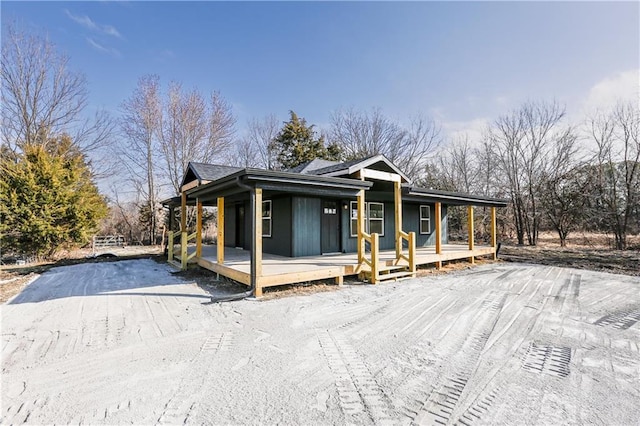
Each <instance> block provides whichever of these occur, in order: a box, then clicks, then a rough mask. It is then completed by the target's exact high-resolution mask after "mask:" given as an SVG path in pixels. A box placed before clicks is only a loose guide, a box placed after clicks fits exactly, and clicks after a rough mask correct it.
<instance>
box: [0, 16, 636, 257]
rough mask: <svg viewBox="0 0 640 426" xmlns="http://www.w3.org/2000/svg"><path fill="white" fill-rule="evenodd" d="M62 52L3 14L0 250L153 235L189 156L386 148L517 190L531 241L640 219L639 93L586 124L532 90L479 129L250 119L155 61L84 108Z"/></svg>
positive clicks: (336, 155) (426, 168)
mask: <svg viewBox="0 0 640 426" xmlns="http://www.w3.org/2000/svg"><path fill="white" fill-rule="evenodd" d="M67 65H68V58H67V57H65V56H64V55H61V54H59V53H58V52H57V51H56V49H55V46H54V45H53V44H52V43H50V42H49V41H48V40H47V39H46V38H43V37H39V36H37V35H36V36H33V35H30V34H26V33H24V32H20V31H17V30H15V29H14V28H9V29H8V30H7V36H6V37H5V39H4V40H3V45H2V104H3V106H2V111H3V114H2V123H3V125H2V150H1V151H0V161H1V164H0V165H1V167H2V169H1V171H2V178H1V179H2V181H1V182H0V202H1V207H0V233H1V237H2V241H1V242H0V244H2V249H3V251H4V252H7V251H8V250H11V251H15V252H23V253H33V254H36V255H51V254H52V253H54V252H55V251H56V250H57V249H58V248H60V247H63V246H65V245H74V244H80V245H81V244H83V243H86V242H87V241H88V238H89V237H90V235H92V233H94V232H96V231H98V229H100V232H101V233H110V234H111V233H117V234H122V235H125V236H126V237H128V239H129V240H130V242H134V243H135V242H139V243H145V244H147V243H157V242H158V241H159V239H160V238H161V236H162V230H163V228H164V225H165V215H164V211H163V209H162V206H161V205H160V201H161V199H163V198H165V197H170V196H174V195H176V194H177V193H179V190H180V183H181V180H182V177H183V175H184V172H185V170H186V167H187V164H188V162H189V161H195V162H205V163H218V164H225V165H234V166H238V167H259V168H266V169H273V170H287V169H290V168H293V167H295V166H297V165H298V164H301V163H302V162H305V161H308V160H311V159H313V158H317V157H321V158H327V159H333V160H350V159H356V158H363V157H367V156H370V155H375V154H384V155H385V156H386V157H387V158H389V159H390V160H391V161H393V162H394V163H395V164H397V165H398V166H399V167H400V168H401V169H402V170H403V171H404V172H405V173H406V174H407V175H408V176H409V177H410V178H411V179H413V180H414V181H415V182H416V183H418V184H421V185H422V186H426V187H431V188H434V189H442V190H450V191H459V192H470V193H476V194H483V195H487V196H492V197H500V198H506V199H508V200H509V201H510V205H509V207H508V209H501V210H502V211H501V215H500V218H499V219H500V229H501V230H502V233H503V235H505V236H509V235H511V234H513V236H514V237H515V239H517V241H518V242H519V243H520V244H530V245H535V244H536V243H537V241H538V236H539V233H540V231H542V230H547V229H553V230H555V231H556V232H557V233H558V236H559V239H560V242H561V244H563V245H564V244H565V243H566V238H567V236H568V235H569V233H570V232H572V231H574V230H576V229H584V230H589V231H602V232H606V233H609V234H610V235H612V236H613V239H614V242H615V244H614V247H615V248H618V249H624V248H626V247H627V235H630V234H636V233H638V232H639V229H638V228H639V223H640V211H639V210H640V208H639V200H640V194H639V187H640V185H639V180H640V165H639V161H640V157H639V156H640V142H639V136H638V134H639V127H640V113H639V108H638V105H637V103H627V104H623V103H620V104H619V105H618V106H616V107H615V108H613V109H611V110H609V111H602V112H600V113H598V114H595V115H593V116H591V117H585V119H584V123H582V124H581V125H579V126H576V125H571V123H568V122H567V119H566V113H565V110H564V108H563V107H562V106H560V105H559V104H558V103H556V102H527V103H525V104H523V105H521V106H520V107H518V108H516V109H514V110H512V111H509V112H507V113H505V114H504V115H502V116H500V117H498V118H497V119H495V120H494V121H493V122H492V123H490V124H489V125H488V126H487V128H486V130H485V131H484V133H483V134H482V136H481V137H480V138H478V139H477V140H475V139H474V140H472V139H470V138H469V137H468V136H467V137H461V138H458V139H455V140H448V139H446V138H445V137H444V135H443V134H442V132H441V130H440V126H439V125H438V124H437V123H435V122H434V121H433V120H432V119H430V118H429V117H425V116H420V115H418V116H415V117H410V118H407V119H406V120H405V121H403V122H401V121H399V120H393V119H391V118H389V117H388V116H386V115H385V114H384V112H383V111H382V110H381V109H379V108H374V109H371V110H366V111H365V110H357V109H354V108H350V109H339V110H337V111H335V112H333V114H332V115H331V118H330V122H329V124H328V125H327V127H326V128H320V129H319V128H317V127H316V126H314V125H312V124H308V123H307V122H306V120H305V119H304V118H303V117H301V116H299V115H298V114H296V112H294V111H290V112H289V115H288V120H287V121H284V122H282V121H280V120H279V119H278V118H277V117H276V116H275V115H269V116H266V117H263V118H253V119H250V120H248V122H247V123H242V124H239V123H238V122H237V118H236V115H235V113H234V111H233V108H232V105H231V104H230V103H229V102H228V101H227V100H226V99H225V98H224V97H223V96H222V94H221V93H219V92H215V91H214V92H212V93H204V92H202V91H201V90H199V89H197V88H189V89H186V88H184V87H183V86H182V85H181V84H180V83H179V82H165V83H163V82H162V81H161V80H160V78H159V77H158V76H154V75H147V76H142V77H141V78H140V79H139V80H138V82H137V85H136V87H135V88H134V90H133V91H132V93H131V94H130V96H128V97H127V98H126V99H123V101H122V102H121V104H120V106H119V108H118V111H115V112H113V113H112V114H108V113H107V112H104V111H101V112H98V113H97V114H95V116H94V117H92V118H89V119H87V118H86V116H87V99H88V90H87V83H86V80H85V78H84V76H83V75H82V74H79V73H75V72H73V71H71V70H70V69H69V68H68V66H67ZM240 129H242V130H240ZM98 178H100V179H103V180H102V182H105V183H106V182H108V183H109V187H110V191H109V196H108V197H107V196H104V195H100V194H99V193H98V191H97V189H96V188H97V187H96V180H97V179H98ZM74 194H75V196H72V195H74ZM107 205H108V209H107V208H106V207H105V206H107ZM28 211H37V212H38V217H34V216H33V215H29V214H27V212H28ZM207 217H208V218H212V217H213V216H212V214H208V215H207ZM465 220H466V218H465V217H464V212H463V211H457V210H456V209H451V210H450V216H449V226H450V228H451V230H452V231H453V232H454V233H455V231H456V229H462V228H463V227H464V222H465ZM478 220H479V221H480V222H482V220H483V217H482V215H479V219H478ZM479 225H481V223H480V224H479ZM477 229H482V226H478V227H477Z"/></svg>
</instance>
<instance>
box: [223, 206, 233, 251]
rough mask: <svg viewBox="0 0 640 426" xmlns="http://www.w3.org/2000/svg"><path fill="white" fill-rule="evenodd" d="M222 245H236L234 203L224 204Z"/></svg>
mask: <svg viewBox="0 0 640 426" xmlns="http://www.w3.org/2000/svg"><path fill="white" fill-rule="evenodd" d="M224 245H225V246H227V247H236V205H235V204H229V203H225V205H224Z"/></svg>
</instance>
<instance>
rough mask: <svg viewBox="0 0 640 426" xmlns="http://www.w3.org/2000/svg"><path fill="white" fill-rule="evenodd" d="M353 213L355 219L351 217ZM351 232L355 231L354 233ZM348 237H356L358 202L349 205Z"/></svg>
mask: <svg viewBox="0 0 640 426" xmlns="http://www.w3.org/2000/svg"><path fill="white" fill-rule="evenodd" d="M354 211H355V213H356V217H353V212H354ZM353 231H356V232H355V233H354V232H353ZM349 235H350V236H351V237H357V236H358V202H357V201H351V202H350V203H349Z"/></svg>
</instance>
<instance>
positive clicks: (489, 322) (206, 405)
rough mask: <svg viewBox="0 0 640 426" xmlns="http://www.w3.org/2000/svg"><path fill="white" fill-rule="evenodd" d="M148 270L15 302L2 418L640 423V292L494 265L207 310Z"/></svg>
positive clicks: (125, 270)
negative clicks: (377, 284)
mask: <svg viewBox="0 0 640 426" xmlns="http://www.w3.org/2000/svg"><path fill="white" fill-rule="evenodd" d="M207 302H208V298H207V296H206V294H205V292H204V291H203V290H201V289H200V288H199V287H198V286H196V285H195V284H193V283H188V282H183V281H181V280H180V279H179V278H177V277H175V276H173V275H171V273H170V270H169V269H168V268H167V267H166V266H164V265H161V264H158V263H155V262H153V261H151V260H130V261H120V262H109V263H88V264H81V265H74V266H65V267H59V268H55V269H52V270H51V271H49V272H47V273H45V274H43V275H42V276H41V277H40V278H39V279H37V280H36V281H35V282H33V283H32V284H31V285H29V286H28V287H27V288H26V289H25V290H24V291H23V292H22V293H21V294H20V295H18V296H17V297H16V298H14V299H13V300H12V301H10V302H9V303H8V304H6V305H3V306H2V312H1V318H2V406H1V412H0V422H1V423H2V424H11V423H23V422H26V423H31V424H51V423H57V424H69V423H76V424H77V423H83V424H121V423H134V424H155V423H169V424H183V423H185V422H186V423H189V424H202V423H206V424H257V423H262V424H276V423H278V424H296V425H299V424H345V423H352V424H353V423H355V424H373V423H388V424H411V423H417V424H435V423H451V424H453V423H460V424H487V423H492V424H493V423H500V424H568V423H569V424H603V425H612V424H638V421H639V419H640V404H639V401H640V323H639V322H638V321H639V320H640V280H639V279H638V278H637V277H626V276H620V275H610V274H604V273H595V272H589V271H584V270H573V269H564V268H557V267H549V266H533V265H524V264H508V265H507V264H501V263H495V264H487V265H483V266H479V267H477V268H473V269H470V270H467V271H460V272H455V273H451V274H447V275H438V276H434V277H429V278H421V279H415V280H410V281H403V282H399V283H395V284H383V285H379V286H371V285H347V286H345V287H344V288H342V289H339V290H336V291H334V292H328V293H327V292H325V293H316V294H311V295H305V296H296V297H288V298H281V299H272V300H268V301H239V302H231V303H224V304H216V305H211V304H207Z"/></svg>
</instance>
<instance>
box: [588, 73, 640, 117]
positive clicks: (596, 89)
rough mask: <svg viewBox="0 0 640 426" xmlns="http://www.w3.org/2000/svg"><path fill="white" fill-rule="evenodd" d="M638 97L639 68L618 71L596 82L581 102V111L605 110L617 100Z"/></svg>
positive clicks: (639, 86) (639, 97) (639, 92)
mask: <svg viewBox="0 0 640 426" xmlns="http://www.w3.org/2000/svg"><path fill="white" fill-rule="evenodd" d="M639 99H640V69H635V70H629V71H623V72H618V73H616V74H614V75H611V76H608V77H606V78H605V79H603V80H601V81H599V82H598V83H596V84H595V85H594V86H593V87H591V89H590V90H589V93H588V95H587V97H586V99H585V100H584V102H583V104H582V113H583V114H589V113H592V112H593V111H595V110H605V109H608V108H611V107H613V106H615V105H616V103H618V102H619V101H623V102H625V101H632V100H635V101H636V102H637V101H638V100H639Z"/></svg>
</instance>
